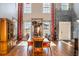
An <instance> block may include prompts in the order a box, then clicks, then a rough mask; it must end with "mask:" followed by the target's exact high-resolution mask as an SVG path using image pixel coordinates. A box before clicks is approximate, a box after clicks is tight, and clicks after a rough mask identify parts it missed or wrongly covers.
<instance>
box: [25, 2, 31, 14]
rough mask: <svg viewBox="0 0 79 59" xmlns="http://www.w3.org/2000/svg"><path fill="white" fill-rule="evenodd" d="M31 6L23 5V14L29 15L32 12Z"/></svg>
mask: <svg viewBox="0 0 79 59" xmlns="http://www.w3.org/2000/svg"><path fill="white" fill-rule="evenodd" d="M31 5H32V4H31V3H24V13H31V12H32V6H31Z"/></svg>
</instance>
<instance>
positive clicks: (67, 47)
mask: <svg viewBox="0 0 79 59" xmlns="http://www.w3.org/2000/svg"><path fill="white" fill-rule="evenodd" d="M67 43H68V42H64V41H54V42H53V43H52V45H51V47H50V48H48V51H47V52H48V53H47V54H45V56H47V55H48V56H73V55H74V49H73V45H71V43H69V44H67ZM27 48H28V44H27V41H22V42H21V43H19V44H18V45H17V46H16V47H15V48H14V49H12V50H11V51H10V53H8V54H7V56H29V53H28V50H27Z"/></svg>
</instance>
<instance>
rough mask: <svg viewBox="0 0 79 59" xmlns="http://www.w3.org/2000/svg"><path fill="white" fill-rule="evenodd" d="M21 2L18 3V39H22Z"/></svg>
mask: <svg viewBox="0 0 79 59" xmlns="http://www.w3.org/2000/svg"><path fill="white" fill-rule="evenodd" d="M22 20H23V4H22V3H18V40H22Z"/></svg>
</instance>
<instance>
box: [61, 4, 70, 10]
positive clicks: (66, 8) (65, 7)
mask: <svg viewBox="0 0 79 59" xmlns="http://www.w3.org/2000/svg"><path fill="white" fill-rule="evenodd" d="M68 9H69V4H68V3H62V4H61V10H68Z"/></svg>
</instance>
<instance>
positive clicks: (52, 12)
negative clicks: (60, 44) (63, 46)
mask: <svg viewBox="0 0 79 59" xmlns="http://www.w3.org/2000/svg"><path fill="white" fill-rule="evenodd" d="M54 19H55V11H54V3H52V4H51V20H52V30H51V31H52V33H51V35H52V39H53V40H54V38H55V35H54V34H55V31H54Z"/></svg>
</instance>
